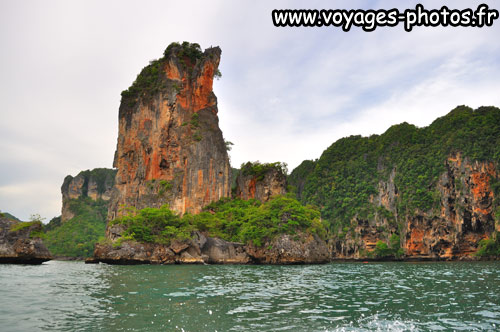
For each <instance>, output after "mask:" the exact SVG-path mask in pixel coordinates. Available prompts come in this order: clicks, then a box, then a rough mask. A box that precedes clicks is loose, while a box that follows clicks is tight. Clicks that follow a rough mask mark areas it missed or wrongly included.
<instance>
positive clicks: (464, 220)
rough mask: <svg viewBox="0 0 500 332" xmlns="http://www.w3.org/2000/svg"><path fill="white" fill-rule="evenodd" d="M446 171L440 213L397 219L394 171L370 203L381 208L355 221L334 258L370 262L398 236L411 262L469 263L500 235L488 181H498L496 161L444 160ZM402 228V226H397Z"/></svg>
mask: <svg viewBox="0 0 500 332" xmlns="http://www.w3.org/2000/svg"><path fill="white" fill-rule="evenodd" d="M445 166H446V171H445V172H444V173H443V174H441V176H440V178H439V181H438V183H437V188H436V189H437V190H438V191H439V193H440V197H441V199H440V204H439V208H437V209H433V210H431V211H421V210H417V211H416V212H415V213H413V214H410V213H405V214H400V215H398V211H397V207H396V206H397V201H398V199H399V192H398V188H397V187H396V185H395V184H394V177H395V175H396V172H397V171H396V170H395V169H393V171H392V172H391V174H390V176H389V178H388V180H387V181H380V183H379V186H378V193H377V195H374V196H373V197H372V199H371V202H372V203H373V204H375V205H376V206H378V209H377V213H376V214H375V215H374V216H373V217H372V218H366V219H365V218H354V219H353V221H352V223H353V225H354V228H353V230H351V231H347V232H346V233H345V234H343V236H342V237H341V238H340V239H337V240H336V242H335V244H334V246H333V248H332V252H333V257H334V258H367V257H369V256H370V255H369V254H368V253H369V252H373V251H374V250H375V249H376V243H377V242H378V241H383V242H386V243H389V242H390V236H391V235H393V234H396V233H399V234H400V243H399V245H400V246H401V247H402V248H403V249H404V256H403V257H405V258H407V259H433V260H435V259H446V260H448V259H470V258H473V254H474V253H475V252H476V251H477V249H478V243H479V241H480V240H482V239H486V238H490V237H491V236H492V235H493V232H494V231H495V230H496V231H498V230H499V225H498V223H497V224H495V211H494V210H493V206H494V205H493V200H494V198H495V197H494V196H495V195H494V192H493V190H492V188H491V186H490V179H498V175H499V174H498V170H497V169H496V168H495V165H494V164H493V163H492V162H478V161H475V162H471V161H470V159H469V158H463V157H462V156H461V154H460V153H456V154H453V155H451V156H449V158H448V159H447V160H446V161H445ZM398 224H399V225H403V227H399V228H398Z"/></svg>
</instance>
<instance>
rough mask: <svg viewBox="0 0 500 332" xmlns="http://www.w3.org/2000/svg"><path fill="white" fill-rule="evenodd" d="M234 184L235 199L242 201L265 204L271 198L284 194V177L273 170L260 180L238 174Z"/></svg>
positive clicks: (255, 177) (252, 176)
mask: <svg viewBox="0 0 500 332" xmlns="http://www.w3.org/2000/svg"><path fill="white" fill-rule="evenodd" d="M236 182H237V187H236V197H238V198H240V199H244V200H248V199H257V200H259V201H261V202H267V201H268V200H269V199H270V198H271V197H272V196H275V195H284V194H286V186H287V184H286V176H284V175H283V174H281V173H280V172H279V171H277V170H275V169H270V170H268V171H267V172H266V174H265V175H264V176H263V177H262V178H261V179H259V178H257V176H255V175H246V176H245V175H243V174H241V173H240V174H239V175H238V178H237V179H236Z"/></svg>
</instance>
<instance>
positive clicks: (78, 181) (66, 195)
mask: <svg viewBox="0 0 500 332" xmlns="http://www.w3.org/2000/svg"><path fill="white" fill-rule="evenodd" d="M115 176H116V170H113V169H107V168H96V169H93V170H87V171H82V172H80V173H78V175H77V176H75V177H73V176H71V175H68V176H66V178H64V182H63V185H62V186H61V193H62V209H61V221H62V222H65V221H68V220H69V219H71V218H73V217H74V216H75V213H74V212H73V211H71V209H70V204H69V203H70V200H72V199H78V198H80V197H90V198H91V199H92V200H94V201H97V200H98V199H102V200H104V201H109V200H110V198H111V192H112V190H113V187H114V184H115Z"/></svg>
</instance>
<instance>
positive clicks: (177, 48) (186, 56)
mask: <svg viewBox="0 0 500 332" xmlns="http://www.w3.org/2000/svg"><path fill="white" fill-rule="evenodd" d="M172 56H175V57H177V58H178V59H179V62H180V63H181V64H182V65H183V67H184V68H187V67H188V65H189V68H192V66H194V65H195V64H196V62H197V61H198V60H199V59H201V58H202V56H203V51H202V50H201V47H200V45H199V44H197V43H189V42H186V41H185V42H183V43H182V44H179V43H177V42H174V43H171V44H170V45H169V46H168V47H167V48H166V49H165V52H164V53H163V57H161V58H159V59H157V60H152V61H150V63H149V65H147V66H146V67H144V68H143V69H142V70H141V72H140V73H139V75H137V78H136V79H135V81H134V83H132V85H131V86H130V87H129V88H128V89H127V90H124V91H122V93H121V96H122V104H123V105H126V106H128V107H134V106H135V105H136V104H137V102H138V100H139V98H142V99H143V100H144V101H148V100H149V99H151V98H152V97H153V96H154V95H155V94H156V93H158V92H164V91H166V90H167V88H168V84H167V78H166V76H165V73H164V72H163V70H164V66H165V64H166V62H167V60H168V59H169V58H170V57H172ZM215 76H216V77H220V76H221V74H220V71H218V70H217V71H216V73H215ZM174 84H175V86H174ZM172 86H174V88H175V89H176V90H179V87H178V86H177V85H176V83H172Z"/></svg>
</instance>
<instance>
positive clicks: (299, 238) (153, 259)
mask: <svg viewBox="0 0 500 332" xmlns="http://www.w3.org/2000/svg"><path fill="white" fill-rule="evenodd" d="M122 231H123V229H120V226H119V225H115V226H114V227H112V229H111V230H110V233H111V234H110V236H109V237H108V238H109V239H113V240H112V241H111V242H110V243H107V244H97V245H96V248H95V252H94V257H93V258H92V259H89V260H88V261H87V262H88V263H97V262H103V263H108V264H313V263H326V262H328V261H329V260H330V255H329V251H328V247H327V245H326V243H325V241H323V240H321V239H320V238H319V237H318V236H316V235H311V234H305V233H304V234H298V235H296V236H291V235H281V236H278V237H276V238H275V239H273V240H272V241H269V242H267V243H265V245H264V246H262V247H256V246H254V245H253V244H246V245H245V244H242V243H235V242H229V241H225V240H222V239H219V238H214V237H209V236H206V235H204V234H203V233H201V232H198V231H197V232H194V233H193V234H192V239H190V240H187V241H183V242H179V241H174V242H172V243H171V244H170V245H164V244H153V243H137V242H133V241H123V242H122V243H119V242H118V241H119V238H120V236H119V233H120V232H122Z"/></svg>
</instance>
